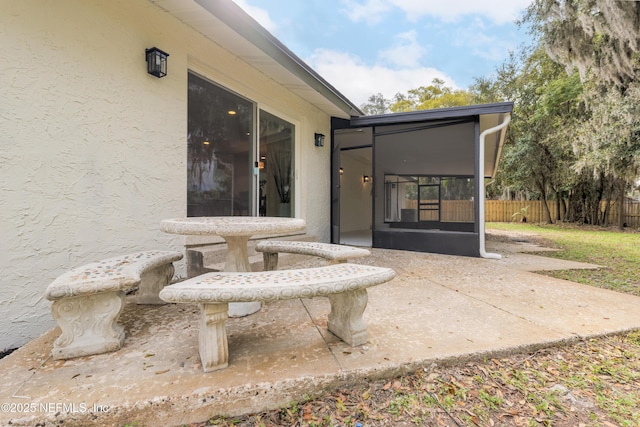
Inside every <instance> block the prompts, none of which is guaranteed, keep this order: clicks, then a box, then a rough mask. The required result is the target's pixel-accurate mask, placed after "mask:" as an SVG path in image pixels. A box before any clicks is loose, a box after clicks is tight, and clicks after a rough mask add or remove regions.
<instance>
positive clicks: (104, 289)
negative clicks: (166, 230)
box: [44, 251, 182, 359]
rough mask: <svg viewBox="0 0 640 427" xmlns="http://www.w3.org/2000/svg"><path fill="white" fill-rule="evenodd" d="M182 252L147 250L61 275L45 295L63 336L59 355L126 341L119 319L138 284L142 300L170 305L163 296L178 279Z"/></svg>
mask: <svg viewBox="0 0 640 427" xmlns="http://www.w3.org/2000/svg"><path fill="white" fill-rule="evenodd" d="M181 258H182V254H181V253H180V252H170V251H145V252H136V253H132V254H129V255H125V256H120V257H115V258H110V259H106V260H104V261H100V262H94V263H91V264H87V265H83V266H81V267H77V268H74V269H73V270H71V271H69V272H67V273H65V274H63V275H62V276H60V277H58V278H57V279H56V280H55V281H53V283H51V284H50V285H49V286H48V287H47V289H46V291H45V294H44V296H45V297H46V298H47V299H48V300H50V301H53V303H52V305H51V314H52V315H53V318H54V319H55V321H56V323H57V324H58V326H60V329H61V330H62V334H61V335H60V337H58V339H57V340H56V341H55V343H54V344H53V352H52V353H53V358H54V359H70V358H73V357H80V356H89V355H92V354H99V353H106V352H109V351H115V350H117V349H119V348H120V347H122V344H123V343H124V328H123V327H122V326H121V325H119V324H118V323H117V321H118V317H119V316H120V313H121V311H122V309H123V308H124V295H125V294H124V291H126V290H130V289H133V288H135V287H138V293H137V295H136V300H135V301H136V303H138V304H164V301H162V300H161V299H160V298H159V297H158V294H159V293H160V290H161V289H162V288H163V287H164V286H166V285H168V284H169V282H170V281H171V278H172V277H173V273H174V267H173V262H175V261H178V260H180V259H181Z"/></svg>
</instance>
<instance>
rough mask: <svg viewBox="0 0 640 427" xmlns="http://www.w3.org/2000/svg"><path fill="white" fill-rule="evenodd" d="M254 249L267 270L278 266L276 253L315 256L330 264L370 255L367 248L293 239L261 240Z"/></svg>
mask: <svg viewBox="0 0 640 427" xmlns="http://www.w3.org/2000/svg"><path fill="white" fill-rule="evenodd" d="M256 251H257V252H262V256H263V259H264V269H265V270H267V271H271V270H276V269H277V268H278V253H289V254H298V255H311V256H317V257H320V258H324V259H326V260H329V261H330V262H331V263H332V264H335V263H341V262H347V261H348V260H350V259H353V258H360V257H365V256H370V255H371V252H369V251H368V250H366V249H361V248H354V247H353V246H345V245H334V244H331V243H320V242H301V241H295V240H291V241H287V240H263V241H261V242H260V243H258V244H257V245H256Z"/></svg>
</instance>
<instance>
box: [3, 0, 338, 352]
mask: <svg viewBox="0 0 640 427" xmlns="http://www.w3.org/2000/svg"><path fill="white" fill-rule="evenodd" d="M152 46H157V47H159V48H160V49H163V50H165V51H167V52H169V53H170V57H169V66H168V76H166V77H164V78H162V79H158V78H155V77H153V76H150V75H148V74H147V73H146V62H145V61H144V50H145V48H148V47H152ZM0 55H1V57H2V58H5V60H3V61H0V98H1V102H0V144H1V146H0V255H1V256H0V271H1V272H2V273H1V274H0V313H2V316H0V331H2V334H1V335H0V351H2V350H4V349H8V348H13V347H17V346H20V345H22V344H24V343H26V342H28V341H29V340H30V339H33V338H35V337H37V336H38V335H40V334H41V333H43V332H45V331H46V330H48V329H49V328H50V327H52V326H53V325H54V322H53V319H52V318H51V315H50V311H49V308H50V303H49V301H47V300H46V299H44V298H43V297H42V294H43V292H44V289H45V288H46V286H47V285H48V284H49V283H50V282H51V281H53V280H54V279H55V278H56V277H57V276H58V275H60V274H62V273H63V272H65V271H67V270H68V269H70V268H72V267H74V266H78V265H81V264H83V263H86V262H90V261H93V260H96V259H101V258H106V257H109V256H115V255H120V254H124V253H127V252H132V251H137V250H146V249H152V248H160V249H175V250H182V244H183V241H184V239H183V238H182V237H180V236H170V235H166V234H164V233H162V232H160V231H159V222H160V220H161V219H164V218H171V217H176V216H184V215H185V214H186V128H187V122H186V120H187V86H186V84H187V70H188V69H189V68H192V69H196V68H197V71H198V72H199V73H201V74H203V75H205V76H206V77H208V78H210V79H212V80H214V81H216V82H218V83H220V84H222V85H224V86H227V87H228V88H229V89H231V90H234V91H236V92H238V93H240V94H241V95H243V96H246V97H247V98H249V99H251V100H253V101H255V102H257V103H258V107H264V108H268V109H269V111H270V112H272V113H275V114H280V115H282V117H283V118H285V119H288V120H290V121H292V122H293V123H294V124H295V125H296V133H297V135H298V139H297V141H296V142H297V146H296V158H297V163H296V175H297V176H296V179H297V181H296V184H297V189H298V190H297V194H296V196H297V204H296V207H297V215H296V216H298V217H301V218H304V219H306V220H307V224H308V232H309V233H312V234H316V235H317V236H318V237H319V239H320V240H324V241H328V238H329V198H330V196H329V165H330V149H329V147H328V146H325V147H323V148H317V147H314V146H313V134H314V132H322V133H324V134H325V135H329V134H330V118H329V117H328V116H327V115H326V114H324V113H322V112H321V111H320V110H318V109H317V108H315V107H314V106H313V105H311V104H309V103H308V102H306V101H305V100H303V99H301V98H300V97H298V96H296V95H294V94H293V93H291V92H289V91H287V90H286V89H284V88H283V87H281V86H279V85H278V84H276V83H275V82H274V81H273V80H271V79H269V78H267V77H266V76H265V75H263V74H262V73H260V72H258V71H257V70H255V69H253V68H252V67H250V66H248V65H247V64H246V63H244V62H242V61H240V60H238V59H237V58H236V57H234V56H233V55H232V54H231V53H229V52H227V51H225V50H223V49H221V48H220V47H219V46H218V45H216V44H215V43H213V42H211V41H209V40H207V39H206V38H204V37H203V36H202V35H200V34H199V33H196V32H195V31H193V30H191V29H190V28H189V27H187V26H186V25H184V24H183V23H181V22H180V21H178V20H176V19H175V18H173V17H172V16H171V15H169V14H168V13H166V12H164V11H163V10H161V9H159V8H158V7H156V6H155V5H153V4H151V3H149V2H147V1H146V0H112V1H97V0H96V1H90V0H59V1H52V0H21V1H9V2H0ZM327 145H328V144H327ZM180 270H182V271H183V269H180Z"/></svg>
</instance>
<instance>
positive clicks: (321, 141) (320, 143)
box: [313, 133, 324, 147]
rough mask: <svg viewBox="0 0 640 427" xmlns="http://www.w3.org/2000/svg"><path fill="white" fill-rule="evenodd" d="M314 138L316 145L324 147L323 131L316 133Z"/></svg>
mask: <svg viewBox="0 0 640 427" xmlns="http://www.w3.org/2000/svg"><path fill="white" fill-rule="evenodd" d="M313 139H314V141H315V144H316V147H324V135H323V134H321V133H316V134H315V135H314V136H313Z"/></svg>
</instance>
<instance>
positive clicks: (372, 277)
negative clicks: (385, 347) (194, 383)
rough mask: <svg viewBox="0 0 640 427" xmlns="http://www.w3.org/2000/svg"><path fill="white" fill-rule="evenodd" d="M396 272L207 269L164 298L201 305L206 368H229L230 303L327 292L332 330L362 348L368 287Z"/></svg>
mask: <svg viewBox="0 0 640 427" xmlns="http://www.w3.org/2000/svg"><path fill="white" fill-rule="evenodd" d="M395 275H396V273H395V271H393V270H392V269H390V268H383V267H373V266H368V265H359V264H347V263H341V264H335V265H328V266H323V267H317V268H307V269H300V270H278V271H259V272H253V273H251V272H246V273H233V272H220V273H208V274H204V275H202V276H198V277H194V278H193V279H189V280H185V281H184V282H180V283H176V284H173V285H170V286H167V287H165V288H164V289H163V290H162V291H161V292H160V298H162V299H163V300H165V301H167V302H175V303H200V332H199V334H200V335H199V336H200V338H199V345H200V360H201V361H202V368H203V370H204V371H205V372H210V371H214V370H217V369H222V368H226V367H227V366H228V360H229V347H228V343H227V331H226V322H227V317H228V314H227V311H228V305H229V303H230V302H248V301H274V300H284V299H295V298H311V297H315V296H326V297H328V298H329V302H330V303H331V312H330V313H329V319H328V322H327V325H328V329H329V331H331V332H332V333H333V334H335V335H337V336H338V337H339V338H340V339H342V340H343V341H344V342H346V343H347V344H350V345H352V346H357V345H362V344H365V343H366V342H367V326H366V324H365V323H364V320H363V319H362V314H363V313H364V310H365V308H366V306H367V300H368V296H367V289H366V288H368V287H369V286H374V285H379V284H381V283H385V282H388V281H389V280H391V279H393V278H394V277H395Z"/></svg>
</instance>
